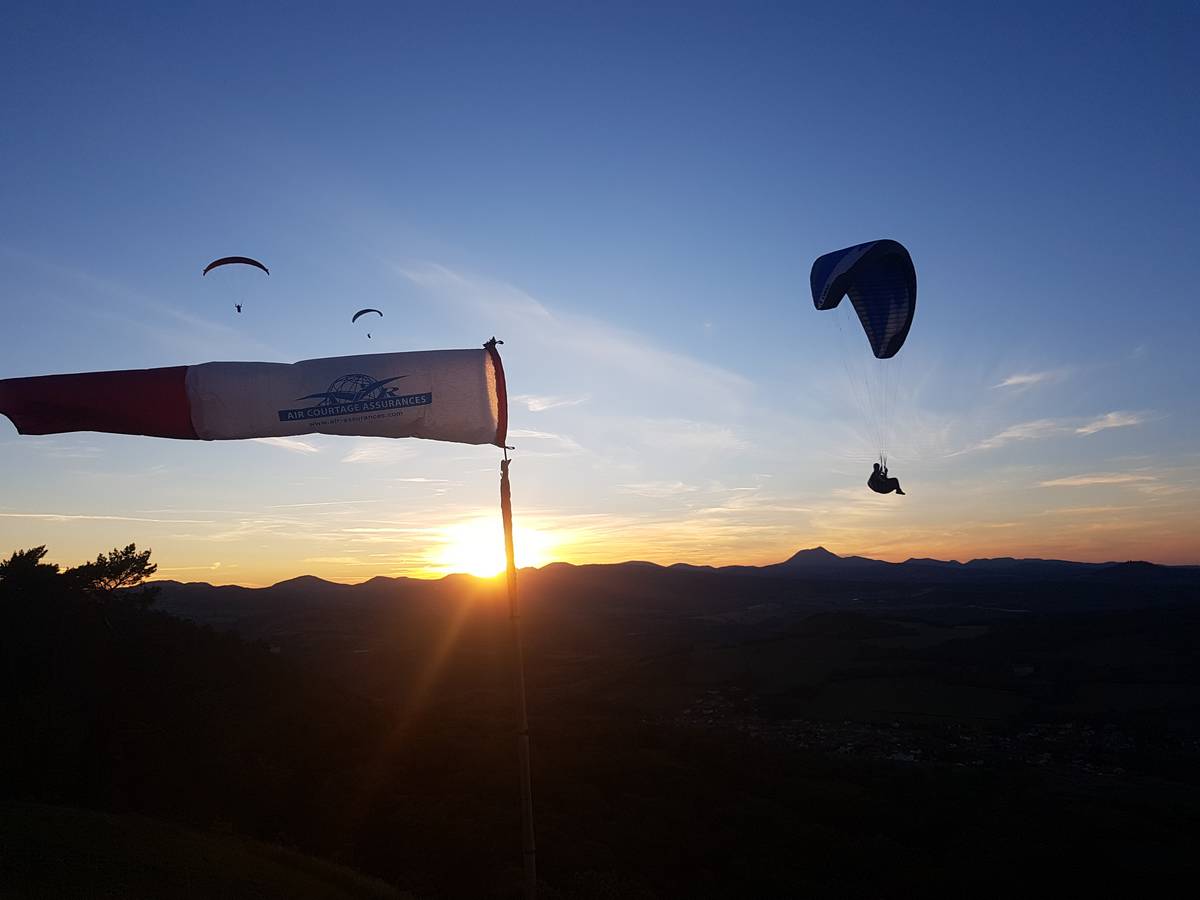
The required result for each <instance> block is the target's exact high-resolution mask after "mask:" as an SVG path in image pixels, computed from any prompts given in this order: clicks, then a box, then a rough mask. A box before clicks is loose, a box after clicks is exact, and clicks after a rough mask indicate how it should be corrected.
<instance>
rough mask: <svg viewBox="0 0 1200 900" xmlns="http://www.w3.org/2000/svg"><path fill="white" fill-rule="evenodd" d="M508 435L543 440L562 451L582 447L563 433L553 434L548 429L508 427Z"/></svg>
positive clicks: (578, 449)
mask: <svg viewBox="0 0 1200 900" xmlns="http://www.w3.org/2000/svg"><path fill="white" fill-rule="evenodd" d="M508 436H509V438H510V439H515V440H526V441H529V440H532V441H544V442H546V443H549V444H551V445H553V446H554V447H556V448H557V449H558V450H559V451H561V452H563V453H578V452H579V451H581V450H582V449H583V448H582V447H581V446H579V444H578V443H576V442H575V440H574V439H572V438H569V437H567V436H566V435H563V434H554V433H553V432H550V431H534V430H533V429H530V428H510V429H509V430H508Z"/></svg>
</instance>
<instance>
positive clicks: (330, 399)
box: [299, 374, 408, 406]
mask: <svg viewBox="0 0 1200 900" xmlns="http://www.w3.org/2000/svg"><path fill="white" fill-rule="evenodd" d="M407 377H408V376H407V375H397V376H395V377H394V378H384V379H383V380H382V381H377V380H376V379H374V378H372V377H371V376H370V375H362V374H355V375H342V376H341V377H339V378H335V379H334V380H333V383H332V384H330V385H329V390H327V391H322V392H321V393H319V394H309V395H308V396H307V397H300V398H299V399H301V400H317V401H319V402H318V403H317V406H338V405H341V404H344V403H361V402H364V401H367V400H383V399H385V398H387V397H394V396H395V395H396V390H397V389H396V388H394V387H388V385H389V384H391V383H392V382H393V381H399V380H400V379H401V378H407Z"/></svg>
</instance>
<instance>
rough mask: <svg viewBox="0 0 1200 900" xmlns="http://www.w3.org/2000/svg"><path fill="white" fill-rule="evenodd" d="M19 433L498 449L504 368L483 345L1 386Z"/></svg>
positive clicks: (0, 408)
mask: <svg viewBox="0 0 1200 900" xmlns="http://www.w3.org/2000/svg"><path fill="white" fill-rule="evenodd" d="M0 413H3V414H4V415H6V416H8V418H9V419H11V420H12V422H13V424H14V425H16V426H17V430H18V431H19V432H20V433H21V434H59V433H62V432H67V431H101V432H110V433H114V434H142V435H148V436H150V437H166V438H180V439H184V440H202V441H234V440H241V439H244V438H261V437H285V436H290V435H298V434H313V433H319V434H342V435H359V436H364V437H391V438H402V437H415V438H425V439H427V440H433V441H454V442H456V443H460V444H496V445H497V446H500V447H503V446H504V440H505V436H506V433H507V430H508V398H507V394H506V390H505V384H504V367H503V365H502V364H501V362H500V354H499V353H497V352H496V347H495V344H494V343H491V342H489V344H488V345H486V346H485V347H484V348H483V349H481V350H429V351H421V352H415V353H375V354H368V355H363V356H340V357H333V358H330V359H308V360H304V361H302V362H297V363H292V364H290V365H289V364H284V363H261V362H210V363H203V364H202V365H196V366H172V367H170V368H163V369H128V370H124V371H117V372H85V373H79V374H74V375H44V376H39V377H34V378H7V379H0Z"/></svg>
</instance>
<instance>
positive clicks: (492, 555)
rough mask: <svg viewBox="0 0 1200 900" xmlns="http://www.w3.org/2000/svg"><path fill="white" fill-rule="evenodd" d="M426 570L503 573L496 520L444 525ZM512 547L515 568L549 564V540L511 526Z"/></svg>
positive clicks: (501, 534) (501, 543)
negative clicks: (512, 529) (428, 567)
mask: <svg viewBox="0 0 1200 900" xmlns="http://www.w3.org/2000/svg"><path fill="white" fill-rule="evenodd" d="M438 543H439V546H438V547H437V548H436V549H435V550H434V555H433V559H432V560H431V561H430V568H431V569H432V570H434V571H437V572H439V573H441V574H444V575H449V574H451V573H455V572H462V573H465V574H467V575H475V576H477V577H479V578H491V577H492V576H494V575H499V574H500V573H501V572H503V571H504V531H503V529H502V527H501V525H500V519H499V517H498V516H489V517H481V518H478V519H472V520H470V521H468V522H460V523H458V524H456V525H448V526H446V527H445V528H444V529H442V530H441V532H440V534H439V536H438ZM513 545H514V552H515V555H516V562H517V566H518V568H520V567H524V566H542V565H545V564H546V563H547V562H549V561H550V554H549V551H550V548H551V546H552V541H551V539H550V537H549V536H548V535H546V534H543V533H542V532H539V531H536V530H534V529H532V528H522V527H521V526H520V525H517V526H515V528H514V533H513Z"/></svg>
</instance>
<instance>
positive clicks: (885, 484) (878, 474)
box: [867, 463, 904, 496]
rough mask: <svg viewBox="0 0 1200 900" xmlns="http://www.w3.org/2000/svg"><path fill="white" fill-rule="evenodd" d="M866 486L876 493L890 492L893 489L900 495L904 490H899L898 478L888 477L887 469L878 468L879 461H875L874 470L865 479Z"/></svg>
mask: <svg viewBox="0 0 1200 900" xmlns="http://www.w3.org/2000/svg"><path fill="white" fill-rule="evenodd" d="M867 487H869V488H870V489H871V490H873V491H874V492H875V493H877V494H890V493H892V492H893V491H895V492H896V493H897V494H900V495H902V496H903V494H904V491H902V490H900V479H899V478H889V477H888V472H887V469H886V468H880V466H879V463H875V470H874V471H873V472H872V473H871V477H870V478H868V479H867Z"/></svg>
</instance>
